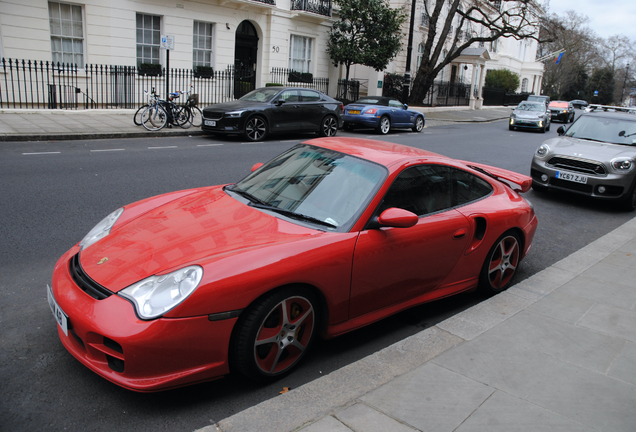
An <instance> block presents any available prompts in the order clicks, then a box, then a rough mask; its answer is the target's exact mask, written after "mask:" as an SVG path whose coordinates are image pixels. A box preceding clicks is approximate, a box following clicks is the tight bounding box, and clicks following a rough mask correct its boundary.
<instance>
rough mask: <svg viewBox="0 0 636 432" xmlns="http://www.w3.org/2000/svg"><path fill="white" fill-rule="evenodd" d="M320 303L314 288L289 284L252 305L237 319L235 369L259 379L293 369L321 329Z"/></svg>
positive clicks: (270, 377)
mask: <svg viewBox="0 0 636 432" xmlns="http://www.w3.org/2000/svg"><path fill="white" fill-rule="evenodd" d="M317 304H318V302H317V300H316V298H315V296H314V294H313V292H312V291H311V290H309V289H307V288H304V287H288V288H285V289H282V290H279V291H274V292H272V293H270V294H269V295H267V296H265V297H264V298H263V299H261V300H259V301H258V302H256V303H255V304H254V305H252V306H251V307H250V308H249V309H247V310H246V311H245V312H244V313H243V314H242V315H241V317H240V319H239V321H238V322H237V323H236V328H235V332H234V334H233V336H232V342H231V346H230V350H231V351H230V356H231V362H230V365H231V367H232V369H233V370H236V371H237V372H239V373H241V374H242V375H244V376H245V377H247V378H249V379H252V380H255V381H273V380H275V379H277V378H280V377H282V376H284V375H286V374H287V373H289V372H290V371H291V370H292V369H293V368H294V367H295V366H296V365H297V364H298V362H299V361H300V360H301V359H302V358H303V357H304V356H305V354H306V353H307V351H308V349H309V347H310V346H311V344H312V342H313V339H314V336H315V334H316V333H317V329H318V316H319V315H318V310H317V309H316V307H317Z"/></svg>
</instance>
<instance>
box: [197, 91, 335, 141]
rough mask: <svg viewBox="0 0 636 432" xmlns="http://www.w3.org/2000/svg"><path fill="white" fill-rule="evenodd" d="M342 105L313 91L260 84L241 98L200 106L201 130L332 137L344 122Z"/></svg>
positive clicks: (260, 137)
mask: <svg viewBox="0 0 636 432" xmlns="http://www.w3.org/2000/svg"><path fill="white" fill-rule="evenodd" d="M343 112H344V105H343V104H342V102H339V101H337V100H335V99H333V98H331V97H329V96H327V95H326V94H324V93H321V92H319V91H317V90H312V89H306V88H297V87H263V88H259V89H256V90H252V91H251V92H249V93H248V94H246V95H245V96H243V97H242V98H240V99H238V100H235V101H232V102H225V103H220V104H216V105H210V106H208V107H205V108H204V109H203V124H202V125H201V129H202V130H203V132H206V133H210V134H224V135H232V134H235V135H236V134H240V135H243V136H244V137H245V138H246V139H248V140H250V141H261V140H263V139H265V137H267V135H269V134H270V133H293V132H317V133H318V135H320V136H323V137H325V136H334V135H336V133H337V132H338V129H340V128H342V125H343V122H344V114H343Z"/></svg>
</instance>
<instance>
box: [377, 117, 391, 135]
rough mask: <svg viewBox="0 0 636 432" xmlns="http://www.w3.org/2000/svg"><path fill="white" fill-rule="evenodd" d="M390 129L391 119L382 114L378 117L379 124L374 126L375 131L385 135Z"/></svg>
mask: <svg viewBox="0 0 636 432" xmlns="http://www.w3.org/2000/svg"><path fill="white" fill-rule="evenodd" d="M390 130H391V120H390V119H389V117H388V116H382V118H381V119H380V124H378V127H377V128H376V131H377V132H378V133H379V134H381V135H386V134H388V133H389V131H390Z"/></svg>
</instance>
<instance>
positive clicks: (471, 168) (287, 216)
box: [48, 137, 537, 391]
mask: <svg viewBox="0 0 636 432" xmlns="http://www.w3.org/2000/svg"><path fill="white" fill-rule="evenodd" d="M531 183H532V180H531V178H530V177H527V176H525V175H521V174H517V173H514V172H511V171H507V170H503V169H499V168H495V167H491V166H487V165H483V164H477V163H472V162H463V161H458V160H454V159H450V158H447V157H444V156H440V155H438V154H435V153H431V152H427V151H424V150H419V149H415V148H411V147H406V146H402V145H397V144H392V143H388V142H381V141H375V140H365V139H353V138H335V137H332V138H319V139H313V140H310V141H307V142H305V143H303V144H299V145H297V146H295V147H293V148H291V149H290V150H288V151H286V152H285V153H283V154H281V155H280V156H278V157H276V158H275V159H273V160H272V161H270V162H269V163H267V164H265V165H262V164H257V165H255V166H254V168H253V170H252V173H251V174H249V175H248V176H247V177H246V178H244V179H243V180H241V181H240V182H238V183H236V184H230V185H222V186H211V187H203V188H197V189H191V190H185V191H179V192H172V193H168V194H165V195H160V196H157V197H153V198H148V199H145V200H143V201H139V202H136V203H133V204H130V205H127V206H125V207H123V208H120V209H118V210H116V211H115V212H113V213H112V214H110V215H109V216H107V217H106V219H104V220H103V221H101V222H100V223H99V224H97V226H96V227H95V228H94V229H93V230H91V231H90V232H89V233H88V234H87V235H86V237H84V239H83V240H82V241H81V242H80V243H78V244H77V245H76V246H74V247H73V248H72V249H71V250H69V251H68V252H67V253H66V254H64V255H63V256H62V257H61V258H60V260H59V261H58V262H57V264H56V266H55V270H54V273H53V279H52V286H51V287H49V288H48V299H49V303H50V305H51V308H52V310H53V313H54V316H55V318H56V320H57V321H58V333H59V336H60V339H61V341H62V343H63V344H64V346H65V347H66V349H67V350H68V351H69V352H70V353H71V354H72V355H73V356H75V357H76V358H77V359H78V360H79V361H80V362H82V363H83V364H85V365H86V366H87V367H89V368H90V369H92V370H93V371H95V372H96V373H98V374H99V375H101V376H103V377H104V378H106V379H108V380H110V381H112V382H114V383H116V384H118V385H120V386H122V387H125V388H128V389H131V390H136V391H157V390H164V389H168V388H173V387H178V386H183V385H187V384H192V383H195V382H200V381H206V380H211V379H215V378H219V377H222V376H223V375H226V374H228V373H229V372H230V371H236V372H238V373H241V374H243V375H245V376H247V377H249V378H252V379H256V380H267V379H273V378H276V377H279V376H281V375H283V374H285V373H287V372H289V371H290V370H291V369H292V368H293V367H294V366H295V365H296V364H297V363H298V362H299V361H300V360H301V358H303V356H304V355H305V353H306V352H307V349H308V348H309V346H310V345H311V342H312V339H313V338H314V337H315V336H317V335H320V336H322V337H326V338H330V337H334V336H338V335H341V334H343V333H345V332H348V331H351V330H354V329H357V328H359V327H362V326H364V325H367V324H369V323H372V322H375V321H378V320H380V319H382V318H384V317H387V316H389V315H391V314H395V313H397V312H399V311H401V310H404V309H406V308H409V307H411V306H414V305H418V304H421V303H424V302H428V301H431V300H435V299H439V298H442V297H447V296H449V295H452V294H456V293H459V292H463V291H467V290H473V289H475V288H477V287H478V286H479V287H481V289H483V290H484V291H485V292H486V293H490V294H495V293H498V292H500V291H502V290H504V289H506V288H507V287H508V286H509V285H510V284H511V281H512V278H513V276H514V274H515V271H516V269H517V268H518V266H519V263H520V261H521V260H522V259H523V258H524V256H525V255H526V254H527V253H528V250H529V249H530V246H531V244H532V238H533V236H534V233H535V230H536V228H537V219H536V217H535V214H534V210H533V208H532V206H531V205H530V204H529V203H528V202H527V201H526V200H525V199H524V198H523V197H521V196H520V195H519V192H525V191H527V190H528V189H529V188H530V185H531Z"/></svg>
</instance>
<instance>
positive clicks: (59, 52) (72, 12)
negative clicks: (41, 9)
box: [49, 2, 84, 67]
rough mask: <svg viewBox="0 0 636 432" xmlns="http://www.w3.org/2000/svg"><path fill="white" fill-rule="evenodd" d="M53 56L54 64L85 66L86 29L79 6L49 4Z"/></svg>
mask: <svg viewBox="0 0 636 432" xmlns="http://www.w3.org/2000/svg"><path fill="white" fill-rule="evenodd" d="M49 24H50V26H51V54H52V55H53V62H54V63H58V62H60V63H71V64H73V63H74V64H76V65H77V66H80V67H82V66H83V65H84V29H83V25H82V8H81V6H77V5H70V4H65V3H56V2H49Z"/></svg>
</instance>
